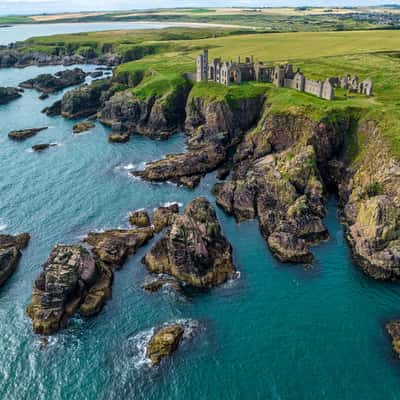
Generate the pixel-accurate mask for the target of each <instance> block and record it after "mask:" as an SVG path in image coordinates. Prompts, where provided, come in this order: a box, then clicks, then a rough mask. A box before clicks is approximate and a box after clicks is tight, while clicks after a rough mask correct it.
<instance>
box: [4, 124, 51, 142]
mask: <svg viewBox="0 0 400 400" xmlns="http://www.w3.org/2000/svg"><path fill="white" fill-rule="evenodd" d="M46 129H47V126H46V127H43V128H31V129H22V130H19V131H11V132H9V134H8V137H9V138H10V139H14V140H24V139H27V138H29V137H32V136H35V135H36V134H37V133H39V132H41V131H44V130H46Z"/></svg>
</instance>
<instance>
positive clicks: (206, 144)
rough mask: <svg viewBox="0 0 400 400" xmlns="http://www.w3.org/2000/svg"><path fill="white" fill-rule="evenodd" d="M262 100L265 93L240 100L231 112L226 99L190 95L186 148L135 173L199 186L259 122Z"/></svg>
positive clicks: (155, 179) (161, 180)
mask: <svg viewBox="0 0 400 400" xmlns="http://www.w3.org/2000/svg"><path fill="white" fill-rule="evenodd" d="M263 102H264V97H263V96H259V97H256V98H253V99H243V100H239V101H238V102H237V104H236V105H235V110H234V111H232V110H231V108H230V106H229V105H228V103H227V102H225V101H217V100H215V101H211V102H207V101H206V100H205V99H203V98H192V97H190V96H189V99H188V102H187V104H186V120H185V130H186V132H187V133H189V134H190V138H189V139H188V142H187V151H186V152H185V153H182V154H173V155H167V156H166V157H165V158H164V159H162V160H159V161H155V162H152V163H148V164H147V165H146V168H145V169H144V171H133V172H132V174H134V175H135V176H139V177H141V178H143V179H145V180H148V181H155V182H164V181H170V182H174V183H177V184H178V185H184V186H187V187H189V188H194V187H196V186H197V185H198V184H199V182H200V179H201V177H202V176H204V175H205V174H206V173H208V172H211V171H213V170H215V169H217V168H218V167H219V166H220V165H221V164H222V163H223V162H224V161H225V160H226V159H227V157H228V155H229V149H230V148H231V147H232V146H234V145H236V144H237V143H238V142H239V141H240V139H241V137H242V135H243V133H244V131H245V130H247V129H249V128H250V127H251V126H252V125H253V124H254V123H255V122H256V121H257V118H258V115H259V113H260V110H261V108H262V105H263Z"/></svg>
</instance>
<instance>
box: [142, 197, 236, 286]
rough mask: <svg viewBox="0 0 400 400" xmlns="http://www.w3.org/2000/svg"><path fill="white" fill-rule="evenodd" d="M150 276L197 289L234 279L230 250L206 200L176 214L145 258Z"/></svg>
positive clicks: (191, 204) (194, 203)
mask: <svg viewBox="0 0 400 400" xmlns="http://www.w3.org/2000/svg"><path fill="white" fill-rule="evenodd" d="M143 263H144V264H145V265H146V267H147V269H148V270H149V271H150V272H152V273H157V274H167V275H172V276H174V277H175V278H177V279H178V280H179V281H182V282H184V283H186V284H188V285H191V286H194V287H200V288H209V287H212V286H216V285H219V284H221V283H223V282H225V281H227V280H228V279H231V278H233V277H235V272H236V269H235V267H234V265H233V261H232V247H231V245H230V243H229V242H228V240H227V239H225V237H224V236H223V235H222V232H221V227H220V225H219V222H218V220H217V217H216V214H215V211H214V209H213V207H212V205H211V204H210V203H209V201H208V200H207V199H205V198H197V199H195V200H193V201H192V202H191V203H189V205H188V206H187V207H186V209H185V211H184V214H183V215H176V216H175V217H174V219H173V222H172V225H171V227H170V228H169V229H168V231H167V234H166V235H165V237H163V238H162V239H160V240H159V241H158V242H157V243H156V244H155V245H154V246H153V247H152V249H151V250H150V251H149V252H148V253H147V254H146V255H145V257H144V259H143Z"/></svg>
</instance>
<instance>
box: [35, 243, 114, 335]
mask: <svg viewBox="0 0 400 400" xmlns="http://www.w3.org/2000/svg"><path fill="white" fill-rule="evenodd" d="M112 280H113V273H112V271H111V269H110V267H108V266H107V265H106V264H105V263H103V262H102V261H101V260H99V259H97V258H96V257H93V256H92V255H91V254H90V252H89V251H88V250H86V249H85V248H83V247H82V246H79V245H56V246H55V247H54V248H53V250H52V252H51V253H50V256H49V258H48V260H47V261H46V262H45V263H44V264H43V271H42V272H41V273H40V275H39V277H38V278H37V279H36V281H35V284H34V287H33V296H32V302H31V303H30V304H29V305H28V308H27V312H28V315H29V316H30V317H31V319H32V324H33V331H34V332H35V333H41V334H45V335H49V334H52V333H54V332H56V331H58V330H59V329H61V328H63V327H65V326H66V325H67V323H68V320H69V318H70V317H71V316H72V315H74V314H75V312H77V311H78V310H79V312H80V313H81V315H83V316H87V317H90V316H93V315H96V314H97V313H99V312H100V311H101V309H102V307H103V305H104V303H105V302H106V301H107V299H108V298H109V297H110V296H111V285H112Z"/></svg>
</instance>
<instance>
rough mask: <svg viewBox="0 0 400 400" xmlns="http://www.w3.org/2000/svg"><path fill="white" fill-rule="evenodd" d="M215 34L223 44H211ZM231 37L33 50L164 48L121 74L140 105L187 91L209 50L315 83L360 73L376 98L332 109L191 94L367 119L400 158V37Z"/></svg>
mask: <svg viewBox="0 0 400 400" xmlns="http://www.w3.org/2000/svg"><path fill="white" fill-rule="evenodd" d="M195 32H196V33H195ZM215 33H217V34H219V35H221V37H212V36H213V35H214V34H215ZM229 33H232V32H230V31H222V30H221V31H219V30H215V29H206V30H200V31H199V30H197V31H196V30H190V29H168V30H162V31H144V32H139V31H137V32H134V31H130V32H129V33H127V32H121V31H120V32H114V31H113V32H107V33H103V32H101V33H91V34H82V35H62V36H56V37H50V38H40V39H34V40H31V41H29V42H28V43H29V46H32V45H40V46H50V47H51V46H55V45H62V46H64V47H65V46H71V45H74V46H78V47H79V46H83V45H88V44H89V45H90V43H93V42H94V43H95V44H96V46H97V47H100V46H102V45H103V44H104V43H108V44H111V45H112V46H113V49H114V50H115V49H117V50H120V49H121V46H126V47H128V48H129V47H130V46H144V47H146V46H149V45H151V46H159V47H158V51H156V52H155V54H152V55H147V56H144V57H143V58H142V59H140V60H137V61H133V62H130V63H126V64H124V65H121V66H120V67H118V69H117V72H116V74H117V76H119V75H131V76H133V77H135V78H134V79H132V81H133V82H135V87H133V88H131V89H130V90H131V91H132V92H133V93H135V94H136V95H137V96H139V97H140V98H146V97H148V96H149V95H160V96H161V95H163V94H165V93H166V92H171V91H173V90H174V89H175V88H176V87H178V86H179V85H181V84H183V82H184V78H183V77H182V76H183V74H184V73H185V72H193V71H194V70H195V57H196V55H197V54H198V53H199V49H201V48H203V47H208V48H209V50H210V56H211V57H213V56H222V57H223V59H225V60H230V59H236V57H237V55H242V56H245V55H254V57H255V58H256V59H257V60H262V61H267V62H271V63H278V62H284V61H290V62H293V63H294V64H295V66H299V67H301V69H302V70H303V71H304V72H305V74H306V75H307V76H308V77H310V78H317V79H325V78H326V77H329V76H338V75H343V74H345V73H351V74H357V75H359V77H360V78H361V79H364V78H366V77H371V78H372V79H373V80H374V84H375V96H374V97H372V98H367V97H365V96H360V95H351V96H349V95H347V96H345V94H344V92H342V91H337V97H336V99H335V100H334V101H331V102H328V101H325V100H322V99H318V98H316V97H313V96H311V95H307V94H304V93H299V92H296V91H294V90H289V89H277V88H274V87H273V86H272V85H271V84H256V83H248V84H244V85H241V86H232V87H230V88H225V87H223V86H221V85H215V84H209V83H207V84H204V83H203V84H195V86H194V88H193V90H192V94H191V95H192V96H203V97H206V98H209V99H224V100H226V101H227V102H230V103H234V101H235V100H236V99H237V98H241V97H252V96H254V95H256V94H259V93H261V92H263V91H265V92H267V93H268V101H269V102H270V103H271V105H272V108H271V110H272V111H273V112H285V111H287V110H291V112H303V113H307V115H309V116H311V117H313V118H315V119H316V120H317V119H318V118H321V117H324V116H325V115H326V114H330V115H335V113H336V114H338V113H339V114H340V113H341V112H356V113H358V114H359V113H362V114H363V115H364V117H365V118H368V117H370V118H373V119H376V120H377V121H379V122H380V124H381V126H382V128H383V129H382V132H383V134H384V135H385V136H386V137H387V139H388V142H389V143H390V145H391V149H392V150H393V153H394V154H395V155H396V156H398V157H399V158H400V107H399V106H400V58H398V57H395V56H393V55H392V56H390V55H388V54H385V53H384V52H389V51H392V52H395V51H398V50H400V31H397V30H395V31H360V32H358V31H357V32H325V33H310V32H308V33H304V32H303V33H295V34H294V33H292V34H291V33H283V34H251V35H249V34H242V35H238V36H222V35H227V34H229ZM210 36H211V37H210ZM199 37H201V38H199ZM177 38H179V39H184V40H176V39H177ZM243 53H245V54H243Z"/></svg>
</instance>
